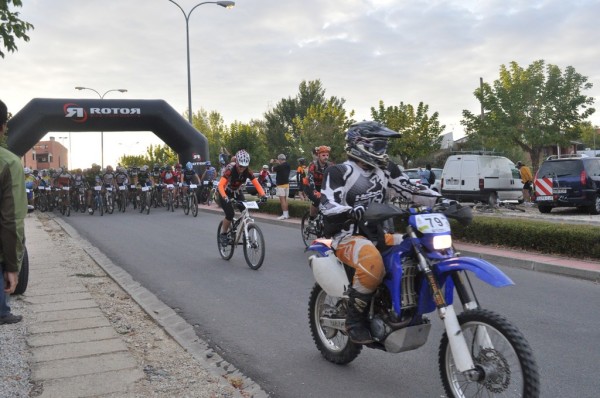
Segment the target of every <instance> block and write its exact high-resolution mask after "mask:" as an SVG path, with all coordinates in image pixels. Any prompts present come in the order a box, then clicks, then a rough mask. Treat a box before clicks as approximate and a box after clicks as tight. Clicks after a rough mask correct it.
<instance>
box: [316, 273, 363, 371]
mask: <svg viewBox="0 0 600 398" xmlns="http://www.w3.org/2000/svg"><path fill="white" fill-rule="evenodd" d="M341 300H342V299H341V298H339V297H332V296H329V295H328V294H327V293H325V291H324V290H323V289H322V288H321V286H319V284H318V283H315V285H314V287H313V289H312V291H311V292H310V299H309V301H308V323H309V325H310V333H311V335H312V338H313V340H314V342H315V344H316V346H317V348H318V349H319V351H320V352H321V355H323V357H324V358H325V359H326V360H328V361H329V362H333V363H335V364H338V365H345V364H348V363H350V362H352V361H353V360H354V359H355V358H356V357H357V356H358V354H360V351H361V350H362V345H360V344H355V343H353V342H352V341H351V340H350V338H349V337H348V335H347V334H346V333H344V332H341V331H340V330H337V329H332V328H329V327H325V326H323V325H322V324H321V317H323V316H325V315H324V314H325V312H327V313H334V314H337V312H338V311H337V309H336V308H338V306H339V305H340V301H341ZM343 316H344V318H343V319H345V314H343Z"/></svg>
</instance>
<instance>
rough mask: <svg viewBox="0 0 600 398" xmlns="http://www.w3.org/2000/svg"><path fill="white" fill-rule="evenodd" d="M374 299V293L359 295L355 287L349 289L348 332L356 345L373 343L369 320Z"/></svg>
mask: <svg viewBox="0 0 600 398" xmlns="http://www.w3.org/2000/svg"><path fill="white" fill-rule="evenodd" d="M372 297H373V294H372V293H371V294H365V293H359V292H358V291H356V290H355V289H354V288H353V287H349V288H348V313H347V315H346V331H347V332H348V336H349V337H350V340H352V341H353V342H354V343H357V344H369V343H372V342H373V337H372V336H371V332H370V330H369V322H368V319H367V317H368V314H369V307H370V305H371V298H372Z"/></svg>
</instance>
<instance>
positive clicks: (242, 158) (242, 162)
mask: <svg viewBox="0 0 600 398" xmlns="http://www.w3.org/2000/svg"><path fill="white" fill-rule="evenodd" d="M235 163H236V164H237V165H238V166H241V167H248V166H249V165H250V154H249V153H248V152H246V151H245V150H244V149H240V150H239V151H237V153H236V154H235Z"/></svg>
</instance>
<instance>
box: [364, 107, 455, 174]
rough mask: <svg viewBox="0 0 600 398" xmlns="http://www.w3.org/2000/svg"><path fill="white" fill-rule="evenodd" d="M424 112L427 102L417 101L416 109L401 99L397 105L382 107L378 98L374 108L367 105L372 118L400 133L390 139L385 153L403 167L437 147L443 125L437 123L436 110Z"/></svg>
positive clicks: (440, 140) (438, 147) (426, 108)
mask: <svg viewBox="0 0 600 398" xmlns="http://www.w3.org/2000/svg"><path fill="white" fill-rule="evenodd" d="M428 111H429V105H425V104H423V102H420V103H419V105H418V106H417V109H416V110H415V108H414V107H413V106H412V105H410V104H404V103H403V102H400V105H399V106H389V107H387V108H386V107H385V105H384V104H383V101H379V107H378V108H377V109H375V108H374V107H372V108H371V116H372V117H373V120H375V121H377V122H379V123H382V124H384V125H385V126H386V127H388V128H390V129H392V130H395V131H398V132H399V133H401V134H402V137H401V138H398V139H393V140H391V142H390V147H389V148H388V153H389V154H390V155H391V156H396V157H398V158H399V159H400V161H401V162H402V166H404V168H408V167H409V165H410V162H411V161H413V160H416V159H420V158H425V157H427V156H430V155H431V154H432V153H433V152H435V151H437V150H439V149H440V146H441V143H442V137H441V135H440V134H441V133H442V132H443V131H444V129H445V128H446V126H444V125H440V122H439V120H438V117H439V114H438V113H437V112H434V113H433V114H432V115H431V116H428V115H427V112H428Z"/></svg>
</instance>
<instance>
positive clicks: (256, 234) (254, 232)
mask: <svg viewBox="0 0 600 398" xmlns="http://www.w3.org/2000/svg"><path fill="white" fill-rule="evenodd" d="M244 257H245V258H246V264H248V267H250V269H253V270H257V269H259V268H260V267H261V265H262V264H263V261H264V260H265V238H264V237H263V233H262V231H261V230H260V228H258V225H255V224H249V225H248V234H247V235H245V236H244Z"/></svg>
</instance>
